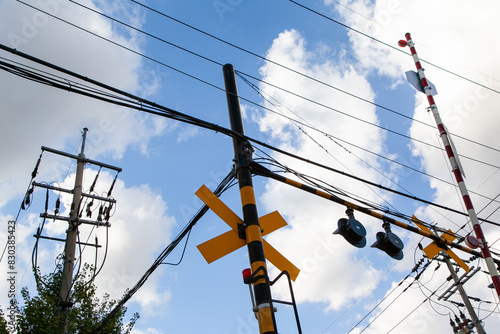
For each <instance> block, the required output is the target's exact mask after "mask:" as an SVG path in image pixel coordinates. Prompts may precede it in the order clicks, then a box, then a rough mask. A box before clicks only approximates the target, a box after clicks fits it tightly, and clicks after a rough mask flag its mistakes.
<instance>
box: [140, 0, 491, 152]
mask: <svg viewBox="0 0 500 334" xmlns="http://www.w3.org/2000/svg"><path fill="white" fill-rule="evenodd" d="M131 1H132V2H133V3H135V4H137V5H138V6H140V7H142V8H145V9H147V10H149V11H151V12H153V13H156V14H158V15H160V16H162V17H163V18H166V19H169V20H172V21H174V22H176V23H179V24H181V25H183V26H185V27H187V28H189V29H192V30H194V31H196V32H198V33H200V34H203V35H205V36H207V37H210V38H212V39H214V40H216V41H218V42H221V43H223V44H226V45H228V46H230V47H232V48H235V49H237V50H239V51H242V52H245V53H247V54H249V55H251V56H254V57H256V58H259V59H260V60H263V61H266V62H268V63H271V64H273V65H276V66H279V67H281V68H283V69H285V70H288V71H290V72H292V73H295V74H298V75H300V76H302V77H304V78H307V79H309V80H312V81H315V82H317V83H319V84H321V85H324V86H327V87H329V88H332V89H334V90H337V91H339V92H341V93H343V94H346V95H348V96H351V97H353V98H356V99H358V100H361V101H363V102H366V103H368V104H372V105H374V106H376V107H378V108H381V109H383V110H386V111H389V112H391V113H393V114H396V115H398V116H401V117H403V118H407V119H410V120H412V121H413V122H416V123H420V124H422V125H425V126H428V127H434V126H433V125H432V124H429V123H425V122H422V121H420V120H417V119H414V118H413V117H410V116H407V115H405V114H403V113H400V112H398V111H396V110H394V109H391V108H388V107H385V106H383V105H380V104H377V103H374V102H373V101H370V100H368V99H365V98H362V97H360V96H358V95H356V94H353V93H350V92H348V91H345V90H343V89H340V88H339V87H336V86H333V85H330V84H328V83H326V82H324V81H322V80H319V79H317V78H314V77H312V76H310V75H308V74H305V73H303V72H301V71H299V70H296V69H292V68H290V67H288V66H285V65H283V64H281V63H279V62H276V61H273V60H271V59H269V58H267V57H264V56H261V55H259V54H257V53H255V52H252V51H249V50H247V49H245V48H243V47H240V46H238V45H236V44H234V43H230V42H228V41H226V40H224V39H222V38H220V37H217V36H215V35H213V34H210V33H207V32H206V31H204V30H202V29H199V28H196V27H194V26H193V25H190V24H187V23H185V22H183V21H181V20H178V19H176V18H173V17H172V16H169V15H167V14H165V13H163V12H161V11H159V10H157V9H154V8H152V7H151V6H147V5H145V4H142V3H140V2H138V1H135V0H131ZM395 49H396V50H398V51H402V50H401V49H400V48H395ZM454 136H456V137H457V138H461V139H463V140H466V141H470V142H472V143H474V144H477V145H480V146H483V147H486V148H488V149H492V150H494V151H497V152H500V149H496V148H493V147H491V146H488V145H485V144H482V143H479V142H476V141H473V140H470V139H468V138H465V137H462V136H459V135H455V134H454Z"/></svg>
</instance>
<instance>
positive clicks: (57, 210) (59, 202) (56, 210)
mask: <svg viewBox="0 0 500 334" xmlns="http://www.w3.org/2000/svg"><path fill="white" fill-rule="evenodd" d="M60 206H61V199H60V198H59V197H58V198H57V200H56V209H55V210H54V215H57V214H58V213H59V207H60Z"/></svg>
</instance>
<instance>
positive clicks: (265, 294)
mask: <svg viewBox="0 0 500 334" xmlns="http://www.w3.org/2000/svg"><path fill="white" fill-rule="evenodd" d="M223 72H224V82H225V86H226V98H227V104H228V109H229V118H230V122H231V130H233V131H234V132H236V133H238V134H241V135H244V134H245V132H244V129H243V121H242V119H241V110H240V102H239V98H238V89H237V87H236V79H235V76H234V68H233V66H232V65H230V64H226V65H224V67H223ZM233 145H234V154H235V163H236V176H237V178H238V183H239V187H240V195H241V205H242V210H243V222H244V226H242V227H241V229H242V232H243V233H242V235H241V236H240V238H245V239H246V243H247V248H248V255H249V258H250V268H251V271H252V274H256V273H257V272H262V273H257V275H256V276H255V280H254V282H253V289H254V295H255V306H256V308H257V320H258V322H259V330H260V333H261V334H275V333H277V329H276V321H275V318H274V310H273V309H272V308H271V304H272V299H271V289H270V285H269V277H268V276H267V266H266V258H265V256H264V246H263V243H262V231H261V227H260V224H259V215H258V214H257V205H256V201H255V193H254V189H253V182H252V170H251V167H250V165H251V163H252V147H251V146H250V143H249V142H248V141H246V140H244V139H242V138H233ZM243 234H244V235H243Z"/></svg>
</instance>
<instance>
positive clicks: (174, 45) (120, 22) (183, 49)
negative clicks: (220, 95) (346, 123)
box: [18, 0, 500, 168]
mask: <svg viewBox="0 0 500 334" xmlns="http://www.w3.org/2000/svg"><path fill="white" fill-rule="evenodd" d="M18 2H20V3H22V4H25V5H27V6H29V7H31V8H32V9H35V10H37V11H40V12H42V13H45V14H47V15H50V16H51V17H53V18H55V19H57V20H60V21H62V22H64V23H67V24H69V25H71V26H73V27H75V28H78V29H80V30H83V31H85V32H87V33H89V34H91V35H93V36H95V37H99V38H101V39H103V40H105V41H107V42H110V43H112V44H114V45H116V46H119V47H122V48H124V49H125V50H127V51H130V52H133V53H135V54H137V55H139V56H141V57H144V58H146V59H148V60H152V61H155V62H156V63H158V64H160V65H162V66H166V67H167V68H170V69H172V70H174V71H177V72H179V73H181V74H183V75H187V76H188V77H190V78H193V79H196V80H199V81H201V82H202V83H205V84H208V85H210V86H214V85H212V84H210V83H208V82H207V81H204V80H201V79H199V78H197V77H195V76H192V75H189V74H187V73H186V72H184V71H180V70H178V69H176V68H174V67H172V66H169V65H166V64H165V63H162V62H159V61H157V60H154V59H153V58H151V57H148V56H146V55H144V54H143V53H140V52H137V51H134V50H132V49H130V48H128V47H126V46H123V45H122V44H119V43H117V42H114V41H111V40H109V39H107V38H104V37H102V36H100V35H98V34H96V33H93V32H91V31H89V30H88V29H85V28H82V27H80V26H78V25H76V24H73V23H71V22H69V21H67V20H64V19H61V18H59V17H57V16H55V15H52V14H50V13H47V12H45V11H43V10H41V9H39V8H37V7H34V6H31V5H28V4H26V3H24V2H23V1H20V0H18ZM70 2H72V3H74V4H76V5H79V6H80V7H83V8H86V9H87V10H89V11H92V12H94V13H96V14H99V15H101V16H104V17H106V18H108V19H110V20H113V21H114V22H116V23H119V24H122V25H124V26H126V27H128V28H129V29H133V30H135V31H137V32H140V33H143V34H145V35H146V36H148V37H151V38H154V39H157V40H159V41H161V42H163V43H166V44H168V45H170V46H173V47H175V48H178V49H180V50H182V51H185V52H188V53H189V54H191V55H194V56H196V57H199V58H201V59H204V60H206V61H209V62H211V63H213V64H216V65H219V66H222V64H221V63H219V62H217V61H214V60H212V59H210V58H208V57H205V56H203V55H201V54H199V53H196V52H192V51H190V50H188V49H185V48H183V47H180V46H179V45H176V44H174V43H170V42H168V41H166V40H164V39H161V38H159V37H157V36H155V35H152V34H150V33H147V32H145V31H143V30H141V29H138V28H135V27H133V26H131V25H129V24H127V23H124V22H122V21H120V20H118V19H115V18H113V17H111V16H109V15H106V14H104V13H101V12H99V11H96V10H94V9H92V8H89V7H87V6H84V5H82V4H80V3H78V2H75V1H72V0H70ZM133 2H135V1H133ZM141 6H143V7H145V8H147V9H149V10H153V9H152V8H151V7H148V6H144V5H141ZM153 11H154V12H156V13H159V12H158V11H156V10H153ZM165 17H168V18H170V17H169V16H168V15H165ZM176 22H179V21H178V20H176ZM187 26H189V25H187ZM189 27H191V26H189ZM191 28H194V27H191ZM196 30H197V31H199V29H196ZM208 35H209V36H211V35H210V34H208ZM211 37H212V36H211ZM214 37H215V36H214ZM218 40H220V39H218ZM231 46H233V45H231ZM238 49H241V50H244V49H242V48H238ZM245 51H246V50H245ZM252 55H255V56H257V55H256V54H254V53H252ZM264 60H266V61H268V62H272V63H275V62H273V61H271V60H269V59H266V58H264ZM276 64H277V65H280V66H282V67H284V68H286V69H288V70H290V71H292V72H295V73H297V74H300V75H302V76H305V77H307V78H308V79H311V80H314V81H317V82H319V83H322V84H324V85H327V86H328V87H330V88H333V89H336V90H339V91H341V92H343V93H345V94H348V95H350V96H353V97H357V98H359V97H358V96H356V95H355V94H352V93H348V92H346V91H343V90H341V89H339V88H337V87H334V86H332V85H329V84H326V83H324V82H322V81H320V80H318V79H315V78H312V77H310V76H308V75H305V74H303V73H302V72H299V71H296V70H293V69H291V68H288V67H286V66H283V65H281V64H278V63H276ZM240 73H242V72H240ZM245 75H247V76H249V77H251V78H253V79H255V80H258V81H260V82H263V83H265V84H268V85H271V84H270V83H267V82H265V81H263V80H261V79H258V78H255V77H253V76H250V75H248V74H245ZM271 86H273V87H276V88H278V89H280V90H283V91H285V92H288V93H291V92H289V91H287V90H284V89H282V88H281V87H278V86H275V85H271ZM216 88H217V87H216ZM291 94H293V93H291ZM294 95H297V96H299V97H301V98H304V97H302V96H300V95H298V94H294ZM305 99H306V100H307V101H309V102H315V101H313V100H311V99H307V98H305ZM360 99H361V100H363V101H365V102H368V103H371V104H374V103H373V102H371V101H369V100H366V99H362V98H360ZM252 103H253V102H252ZM320 105H321V104H320ZM374 105H376V106H377V107H379V108H382V109H385V110H389V111H391V112H393V113H396V114H398V115H400V116H404V115H403V114H401V113H398V112H396V111H394V110H392V109H389V108H385V107H383V106H381V105H378V104H374ZM322 106H324V107H327V106H325V105H322ZM329 109H331V110H333V111H336V112H339V113H341V114H343V115H346V116H348V117H353V118H354V119H356V120H358V121H363V122H365V123H367V124H370V125H372V126H376V127H379V128H381V129H382V130H385V131H388V132H391V133H394V134H397V135H399V136H403V137H405V138H408V139H412V138H410V137H409V136H407V135H404V134H402V133H399V132H397V131H393V130H390V129H388V128H385V127H382V126H380V125H378V124H375V123H371V122H367V121H364V120H362V119H360V118H357V117H354V116H352V115H350V114H348V113H344V112H342V111H340V110H338V109H335V108H329ZM405 117H408V116H405ZM409 118H410V119H412V120H413V121H415V122H419V121H418V120H415V119H413V118H411V117H409ZM423 124H425V125H427V126H431V127H432V125H430V124H427V123H423ZM462 139H465V140H468V139H467V138H463V137H462ZM413 140H415V141H417V142H421V143H423V144H425V145H428V146H431V147H434V148H439V147H436V146H435V145H432V144H429V143H426V142H424V141H420V140H418V139H415V138H413ZM476 144H479V143H476ZM498 151H499V152H500V150H498ZM464 158H468V157H464ZM472 160H473V161H475V162H478V163H483V164H487V163H486V162H484V161H481V160H477V159H472ZM493 167H496V168H498V167H497V166H493Z"/></svg>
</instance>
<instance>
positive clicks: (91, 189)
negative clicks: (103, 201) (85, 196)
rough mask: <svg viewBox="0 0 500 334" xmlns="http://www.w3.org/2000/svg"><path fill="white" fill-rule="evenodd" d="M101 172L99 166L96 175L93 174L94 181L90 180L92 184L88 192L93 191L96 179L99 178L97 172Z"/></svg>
mask: <svg viewBox="0 0 500 334" xmlns="http://www.w3.org/2000/svg"><path fill="white" fill-rule="evenodd" d="M100 172H101V169H100V168H99V171H98V172H97V174H96V176H95V179H94V182H92V185H91V186H90V190H89V192H93V191H94V188H95V184H96V182H97V179H98V178H99V173H100Z"/></svg>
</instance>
